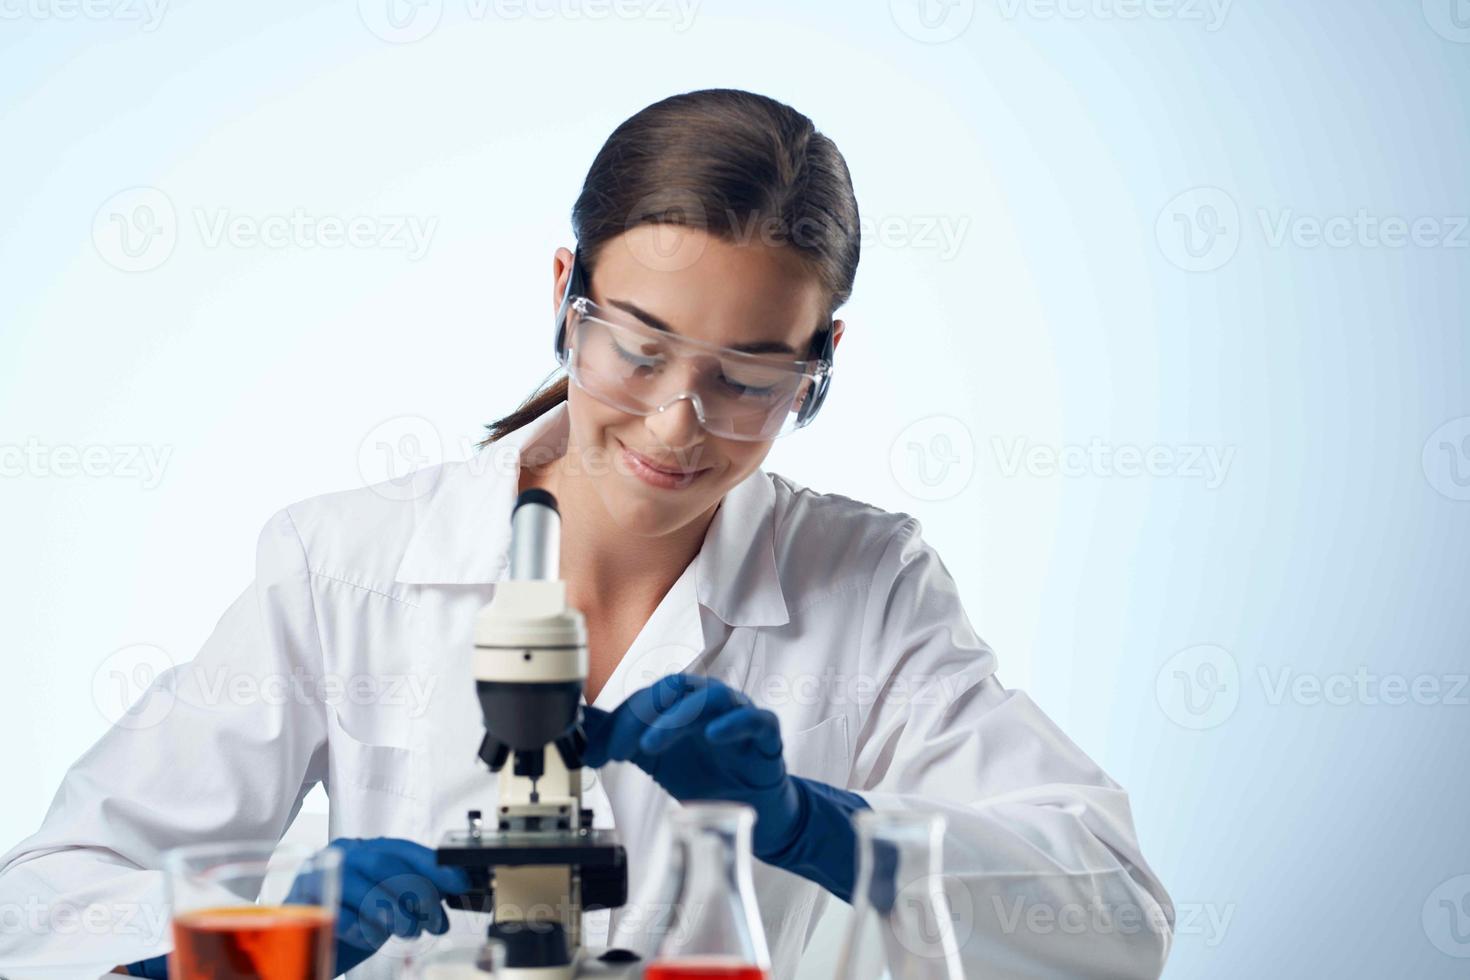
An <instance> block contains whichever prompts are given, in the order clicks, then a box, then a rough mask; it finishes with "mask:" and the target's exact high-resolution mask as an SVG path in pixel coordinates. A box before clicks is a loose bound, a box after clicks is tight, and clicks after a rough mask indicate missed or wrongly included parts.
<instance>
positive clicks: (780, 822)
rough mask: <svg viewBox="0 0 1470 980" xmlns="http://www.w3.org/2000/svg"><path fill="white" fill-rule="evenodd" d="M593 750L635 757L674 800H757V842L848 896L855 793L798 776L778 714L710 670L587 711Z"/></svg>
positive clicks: (601, 755)
mask: <svg viewBox="0 0 1470 980" xmlns="http://www.w3.org/2000/svg"><path fill="white" fill-rule="evenodd" d="M583 728H584V730H585V731H586V734H587V751H586V752H585V753H584V755H583V761H584V762H585V763H586V764H587V765H590V766H594V767H599V766H602V765H604V764H606V763H608V762H614V761H616V762H631V763H633V764H634V765H636V766H638V768H640V769H642V770H643V771H644V772H646V773H648V774H649V775H650V776H652V777H653V780H654V782H656V783H658V784H659V785H660V786H662V787H663V788H664V789H665V790H667V791H668V793H669V795H670V796H672V797H674V799H676V800H679V801H680V802H684V801H686V800H728V801H732V802H736V803H747V804H749V805H750V806H752V807H753V808H754V809H755V813H756V820H755V831H754V833H753V835H752V840H751V849H752V851H754V853H755V856H756V857H758V858H760V859H761V860H762V861H765V862H766V863H768V864H773V865H775V866H776V867H779V868H784V869H786V870H787V871H792V872H795V873H796V874H799V875H801V876H803V877H804V878H807V879H809V880H811V881H815V882H816V883H817V884H819V885H821V886H823V887H824V888H826V889H828V890H829V891H831V892H832V893H833V894H835V895H837V896H838V897H839V898H841V899H842V900H843V901H849V900H850V898H851V895H852V888H853V878H854V864H855V862H856V850H857V838H856V834H855V831H854V830H853V827H852V814H853V813H854V812H855V811H856V810H859V809H865V808H866V807H867V805H868V804H867V802H866V801H864V800H863V798H862V797H860V796H858V795H857V794H856V793H850V792H848V791H847V790H843V789H838V788H836V787H834V786H829V785H827V784H826V783H819V782H816V781H815V780H810V779H803V778H801V777H800V776H792V775H790V774H789V773H788V772H787V771H786V760H785V759H784V758H783V757H782V744H781V726H780V722H779V720H778V719H777V718H776V715H775V714H774V713H772V712H770V711H767V710H764V709H762V708H759V707H757V706H756V705H754V704H753V703H751V701H750V699H749V698H747V697H746V696H745V695H744V694H742V693H740V692H739V691H736V690H734V689H732V688H730V687H728V686H726V685H725V684H723V683H721V682H720V681H718V680H715V679H714V678H711V677H703V676H700V675H697V674H670V675H669V676H667V677H663V678H660V679H659V680H657V681H655V682H654V683H653V684H651V685H649V686H648V687H645V688H643V689H642V690H640V691H636V692H634V693H633V694H632V695H631V696H630V697H629V698H628V699H627V700H626V701H624V702H623V703H622V704H620V705H619V706H618V707H617V708H616V709H614V710H613V711H611V712H607V711H602V710H600V709H598V708H594V707H591V706H588V707H587V708H585V709H584V712H583Z"/></svg>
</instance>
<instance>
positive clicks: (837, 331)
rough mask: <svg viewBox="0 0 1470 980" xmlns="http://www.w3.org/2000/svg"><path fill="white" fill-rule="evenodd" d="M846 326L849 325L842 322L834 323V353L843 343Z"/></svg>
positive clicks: (836, 321) (834, 321)
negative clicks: (843, 332)
mask: <svg viewBox="0 0 1470 980" xmlns="http://www.w3.org/2000/svg"><path fill="white" fill-rule="evenodd" d="M846 326H847V324H846V323H844V322H843V321H841V320H833V321H832V350H833V352H834V353H835V352H836V350H837V345H838V344H839V343H841V342H842V331H843V329H844V328H845V327H846Z"/></svg>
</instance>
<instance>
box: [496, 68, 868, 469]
mask: <svg viewBox="0 0 1470 980" xmlns="http://www.w3.org/2000/svg"><path fill="white" fill-rule="evenodd" d="M658 223H663V224H678V225H693V226H696V227H699V228H702V229H703V230H705V231H707V232H709V233H710V234H712V235H716V236H718V237H719V238H721V239H724V240H725V241H732V242H733V241H736V240H738V239H739V238H740V237H741V236H742V235H748V234H749V233H750V229H752V228H757V227H758V228H759V229H760V233H761V235H762V236H763V239H762V240H763V241H779V242H780V243H782V244H784V245H790V246H791V247H793V248H795V249H796V250H797V253H798V254H799V255H800V256H801V258H802V259H803V260H804V261H805V262H806V263H807V264H808V266H809V267H810V268H811V270H812V271H813V273H814V274H815V275H816V276H817V277H818V278H819V279H820V281H821V283H822V285H823V287H824V288H825V289H826V291H827V294H828V296H829V302H828V318H829V319H830V317H831V314H832V313H833V312H835V311H836V310H837V308H838V307H840V306H842V304H844V303H846V302H847V299H848V297H849V296H851V295H852V284H853V280H854V278H855V277H856V275H857V264H858V242H859V237H860V235H859V228H858V207H857V198H856V197H855V196H854V195H853V190H852V179H851V177H850V175H849V174H848V172H847V163H846V161H844V160H843V159H842V154H841V153H839V152H838V150H837V145H836V144H835V143H833V142H832V140H831V139H829V138H828V137H826V136H823V135H822V134H821V133H819V132H817V129H816V127H815V126H814V125H813V124H812V121H811V120H810V119H808V118H807V117H806V116H804V115H802V114H801V113H799V112H797V111H796V110H795V109H793V108H791V107H790V106H788V105H784V104H782V103H780V102H777V101H776V100H775V99H771V98H767V97H766V96H764V95H756V94H755V93H753V92H745V91H742V90H740V89H727V88H716V89H702V90H700V91H697V92H686V93H684V94H682V95H674V96H670V97H669V98H667V99H664V100H662V101H660V102H655V103H654V104H653V105H650V106H648V107H647V108H645V109H643V110H641V111H639V112H638V113H636V114H634V115H633V116H631V117H629V118H628V119H627V120H625V121H624V122H623V123H622V124H621V125H620V126H618V128H617V129H615V130H614V131H613V133H612V135H611V136H609V137H608V138H607V142H606V143H604V144H603V145H602V149H601V150H600V151H598V154H597V158H596V159H595V160H593V161H592V168H591V169H590V170H588V171H587V178H586V179H585V180H584V181H583V183H582V193H581V194H580V195H579V196H578V197H577V203H576V204H575V205H573V207H572V231H573V233H574V234H575V235H576V237H577V243H578V249H579V254H580V256H581V261H582V264H583V267H584V269H585V270H586V275H587V276H588V278H590V277H591V275H592V271H593V269H594V268H596V265H597V256H598V253H599V252H600V251H601V249H602V247H603V245H604V244H605V243H606V242H608V241H609V240H611V239H613V238H616V237H617V236H618V235H621V234H623V233H624V232H626V231H628V230H629V229H631V228H634V227H636V226H638V225H642V224H658ZM554 374H555V375H557V377H556V379H555V380H554V381H552V382H551V384H549V385H546V384H545V382H543V385H544V386H543V387H541V388H539V389H538V390H537V391H536V392H534V393H533V394H532V395H531V397H529V398H528V399H526V401H525V402H523V403H522V404H521V405H520V407H518V408H517V409H516V410H515V411H513V412H511V413H510V414H509V415H507V416H505V417H504V418H502V419H497V420H496V421H494V422H491V423H488V424H487V425H486V426H485V428H487V429H488V430H490V434H489V435H488V436H486V437H485V439H484V440H482V441H481V442H480V443H479V445H478V446H477V447H476V448H479V449H483V448H484V447H486V446H488V445H490V444H491V443H492V442H494V441H495V440H497V439H499V438H501V437H502V436H504V435H505V434H506V433H509V432H514V431H515V430H516V429H519V428H520V427H521V426H523V425H525V424H526V423H528V422H530V421H532V420H533V419H535V418H537V417H538V416H540V415H542V414H543V413H545V412H547V411H549V410H550V409H552V408H553V407H555V406H556V405H558V404H560V403H561V402H563V401H565V400H566V397H567V383H568V379H567V377H566V375H565V373H564V372H562V371H561V370H560V369H558V370H557V371H556V372H554Z"/></svg>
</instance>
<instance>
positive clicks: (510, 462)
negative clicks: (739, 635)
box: [395, 402, 790, 626]
mask: <svg viewBox="0 0 1470 980" xmlns="http://www.w3.org/2000/svg"><path fill="white" fill-rule="evenodd" d="M568 424H569V423H568V419H567V403H566V402H561V403H560V404H558V405H556V406H555V407H554V408H551V409H549V410H548V411H546V412H545V413H543V414H542V415H540V416H538V417H537V418H535V419H534V420H532V421H531V422H529V423H527V424H526V425H523V426H521V427H520V428H519V429H516V430H515V431H514V432H510V433H508V434H507V435H505V436H504V437H503V438H501V439H499V440H498V441H496V442H493V443H491V444H490V445H489V446H487V447H485V448H484V449H483V450H481V451H480V452H479V454H478V455H476V456H475V457H473V458H471V459H468V460H464V461H463V462H461V463H458V464H454V463H451V464H446V465H445V466H444V467H442V469H440V470H439V471H438V474H437V482H436V483H434V485H433V487H432V489H431V490H430V491H429V492H426V493H424V494H422V495H421V496H420V497H418V498H416V499H415V501H414V503H415V505H416V507H417V508H418V509H419V513H418V514H417V515H416V516H417V527H416V529H415V531H414V535H413V538H412V539H411V540H410V542H409V545H408V549H407V550H406V552H405V553H404V556H403V560H402V561H401V562H400V563H399V566H398V573H397V576H396V578H395V581H398V582H411V583H421V584H428V583H438V584H451V585H476V584H483V583H493V582H497V581H499V580H500V579H501V578H503V577H504V574H505V572H506V566H507V565H508V564H509V552H510V513H511V508H512V507H514V506H515V499H516V496H517V490H518V488H519V485H520V479H519V477H520V458H521V455H522V454H523V453H524V452H526V451H528V450H530V449H532V448H535V447H539V446H554V447H555V448H556V450H557V451H558V452H560V451H564V450H565V446H566V438H567V430H568ZM775 499H776V492H775V487H774V486H773V485H772V483H771V477H770V475H769V474H768V473H766V471H765V470H763V469H761V468H759V467H757V468H756V470H755V471H754V472H752V473H751V474H750V475H749V476H747V477H746V478H745V479H744V480H742V481H741V482H740V483H738V484H736V485H735V486H734V487H732V488H731V489H730V490H729V491H727V492H726V494H725V497H724V499H723V500H722V501H721V502H720V506H719V509H718V510H716V511H715V516H714V519H713V520H712V521H711V522H710V526H709V530H708V531H707V532H706V534H705V539H704V544H703V545H702V547H701V548H700V551H699V554H698V556H697V557H696V558H695V569H694V580H695V589H696V595H697V597H698V600H699V603H700V604H701V605H703V606H704V607H705V608H707V609H709V610H710V611H711V612H713V613H714V614H715V615H716V616H718V617H719V618H720V619H721V620H722V621H724V622H725V623H727V624H729V625H731V626H780V625H783V624H785V623H787V622H789V621H790V615H789V614H788V611H787V608H786V601H785V597H784V596H783V594H782V591H781V580H780V576H779V575H778V574H777V570H776V512H775Z"/></svg>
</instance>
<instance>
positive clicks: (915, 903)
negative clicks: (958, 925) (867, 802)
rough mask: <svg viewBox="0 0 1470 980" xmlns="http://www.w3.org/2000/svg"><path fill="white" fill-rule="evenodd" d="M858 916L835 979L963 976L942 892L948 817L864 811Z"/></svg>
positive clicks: (858, 821) (859, 825) (859, 820)
mask: <svg viewBox="0 0 1470 980" xmlns="http://www.w3.org/2000/svg"><path fill="white" fill-rule="evenodd" d="M853 825H854V826H855V827H856V829H857V837H858V845H857V846H858V868H857V884H856V886H855V887H854V889H853V909H852V919H851V920H850V924H849V926H848V932H847V939H846V941H845V942H844V943H843V946H842V951H841V955H840V958H839V959H838V963H837V974H836V976H837V980H880V978H882V980H963V978H964V973H963V972H962V970H961V967H960V954H959V944H958V942H957V941H956V940H955V932H954V923H953V921H952V918H951V915H950V907H949V902H948V900H947V899H946V898H945V894H944V876H943V868H942V862H943V853H944V852H943V842H944V817H943V816H941V815H939V814H929V813H914V812H882V813H880V812H877V811H874V810H861V811H859V812H858V813H857V814H856V815H855V816H854V817H853Z"/></svg>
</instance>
